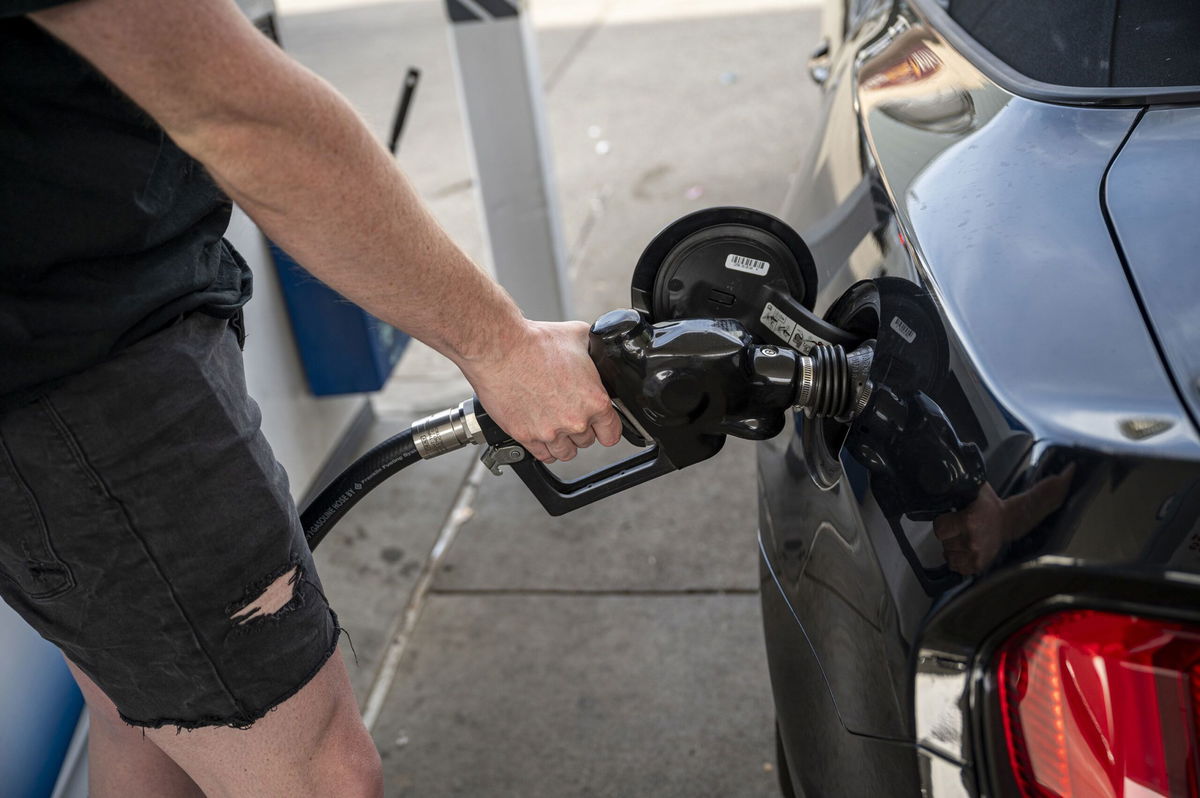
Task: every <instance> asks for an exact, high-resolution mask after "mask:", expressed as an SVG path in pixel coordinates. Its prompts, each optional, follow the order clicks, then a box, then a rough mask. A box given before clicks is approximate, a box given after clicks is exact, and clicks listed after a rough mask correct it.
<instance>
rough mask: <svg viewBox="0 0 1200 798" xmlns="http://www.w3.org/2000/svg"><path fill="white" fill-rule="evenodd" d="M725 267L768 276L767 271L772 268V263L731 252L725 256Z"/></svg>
mask: <svg viewBox="0 0 1200 798" xmlns="http://www.w3.org/2000/svg"><path fill="white" fill-rule="evenodd" d="M725 268H726V269H733V270H734V271H735V272H746V274H754V275H757V276H759V277H766V276H767V271H768V270H769V269H770V268H771V264H769V263H767V262H766V261H765V260H755V259H754V258H747V257H746V256H745V255H734V254H729V255H726V256H725Z"/></svg>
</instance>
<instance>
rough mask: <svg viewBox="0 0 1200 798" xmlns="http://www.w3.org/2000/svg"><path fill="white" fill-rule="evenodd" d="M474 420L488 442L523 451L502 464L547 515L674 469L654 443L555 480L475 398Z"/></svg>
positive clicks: (568, 510) (547, 469)
mask: <svg viewBox="0 0 1200 798" xmlns="http://www.w3.org/2000/svg"><path fill="white" fill-rule="evenodd" d="M475 419H476V420H477V421H478V423H479V427H480V429H482V431H483V437H484V440H485V441H486V442H487V443H488V445H490V446H492V447H497V448H505V449H511V448H516V449H520V450H521V451H522V452H524V457H522V458H520V459H519V460H509V461H508V462H506V463H505V465H508V466H510V467H511V468H512V470H513V471H514V472H516V474H517V476H518V477H520V478H521V481H522V482H524V483H525V487H526V488H528V489H529V492H530V493H532V494H533V496H534V498H536V499H537V500H538V502H539V503H540V504H541V505H542V507H543V508H545V510H546V512H547V513H549V514H550V515H554V516H558V515H564V514H566V513H569V512H571V511H572V510H578V509H579V508H580V507H585V506H587V505H589V504H591V503H592V502H597V501H599V500H600V499H604V498H607V497H609V496H612V495H614V494H616V493H620V492H621V491H623V490H626V489H627V488H632V487H633V486H634V485H640V484H642V483H643V482H649V481H650V480H652V479H655V478H657V477H660V476H662V475H663V474H668V473H670V472H672V471H675V470H677V468H676V466H675V464H674V463H672V462H671V461H670V459H669V458H668V457H667V455H666V452H665V451H664V450H663V449H662V447H661V446H659V445H658V444H657V443H655V444H654V445H652V446H648V447H647V448H645V449H643V450H641V451H639V452H635V453H634V454H632V455H630V456H629V457H626V458H625V459H624V460H621V461H620V462H617V463H614V464H612V465H610V466H605V467H604V468H599V469H597V470H595V471H593V472H591V473H590V474H586V475H584V476H582V477H579V478H577V479H572V480H563V479H559V478H558V477H557V476H555V475H554V474H553V473H551V471H550V469H549V468H547V467H546V466H545V464H543V463H542V462H541V461H539V460H538V459H537V458H536V457H534V456H533V455H531V454H530V453H529V451H528V450H527V449H525V447H523V446H521V445H520V444H519V443H517V442H516V441H515V440H513V439H512V437H511V436H510V435H509V434H508V433H506V432H505V431H504V430H502V429H500V427H499V426H498V425H497V424H496V422H495V421H493V420H492V418H491V416H489V415H488V413H487V410H485V409H484V408H483V406H482V405H480V404H479V401H478V400H475Z"/></svg>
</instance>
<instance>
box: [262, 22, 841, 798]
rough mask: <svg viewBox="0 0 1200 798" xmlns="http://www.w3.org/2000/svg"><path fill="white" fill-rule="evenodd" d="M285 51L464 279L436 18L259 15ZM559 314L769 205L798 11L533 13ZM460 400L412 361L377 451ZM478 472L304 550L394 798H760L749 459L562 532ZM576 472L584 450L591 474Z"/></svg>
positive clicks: (790, 108)
mask: <svg viewBox="0 0 1200 798" xmlns="http://www.w3.org/2000/svg"><path fill="white" fill-rule="evenodd" d="M280 6H281V9H282V11H283V14H284V16H283V19H282V25H281V28H282V34H283V38H284V43H285V46H286V47H287V48H288V50H289V51H290V52H291V53H292V54H293V55H295V56H296V57H297V58H299V59H300V60H301V61H302V62H304V63H306V64H308V65H309V66H310V67H312V68H313V69H314V70H316V71H317V72H318V73H320V74H322V75H323V76H325V77H326V78H327V79H328V80H330V81H331V82H332V83H333V84H334V85H335V86H336V87H337V88H339V89H340V90H342V91H343V92H344V93H345V94H346V95H347V96H348V97H350V99H351V100H352V102H354V103H355V105H356V106H357V107H358V108H359V109H360V111H361V112H362V113H363V115H364V117H365V118H366V119H367V121H368V123H369V124H371V125H372V127H373V128H374V129H375V130H377V131H379V133H380V136H381V137H382V135H383V132H384V131H385V130H386V128H387V126H388V124H389V122H390V115H391V112H392V109H393V107H394V103H395V101H396V98H397V96H398V92H399V86H400V81H401V80H402V77H403V74H404V71H405V69H406V68H407V67H408V66H409V65H416V66H418V67H420V68H421V69H422V71H423V80H422V85H421V88H420V89H419V91H418V95H417V98H416V102H415V105H414V107H413V110H412V115H411V116H410V119H409V127H408V130H407V131H406V133H405V137H404V139H403V141H402V144H401V153H400V160H401V162H402V164H403V165H404V167H405V168H406V170H407V171H408V172H409V174H410V175H411V177H412V179H413V180H414V183H415V184H416V185H417V187H418V189H419V190H420V191H421V192H422V194H423V195H424V196H426V197H427V198H428V199H429V201H430V204H431V206H432V208H433V209H434V212H435V213H436V214H437V215H438V217H439V219H440V220H441V221H442V222H443V224H445V225H446V226H447V227H448V228H449V229H450V231H451V232H452V234H453V235H455V237H456V238H457V240H459V241H460V242H461V243H462V244H463V246H464V248H465V249H466V250H467V251H468V253H469V254H471V255H472V256H474V257H476V258H477V259H482V255H483V252H482V246H483V237H482V235H481V233H480V228H479V221H478V218H477V215H476V213H475V208H474V204H473V195H472V185H471V176H470V168H469V160H468V157H467V152H466V145H465V138H464V135H463V128H462V120H461V115H460V112H459V109H458V101H457V97H456V94H455V89H454V83H453V71H452V64H451V61H450V53H449V48H448V42H447V31H446V23H445V20H444V16H443V13H444V12H443V10H442V4H441V3H440V2H433V1H432V0H399V1H398V2H368V3H362V4H349V3H346V2H344V0H280ZM531 13H532V17H533V20H534V22H535V23H536V24H537V26H538V27H537V41H538V46H539V50H540V60H541V65H542V73H543V77H544V79H545V82H546V86H547V100H546V103H547V112H548V115H549V123H550V131H551V138H552V140H553V142H554V158H555V167H556V171H557V175H558V179H559V182H558V187H559V198H560V201H561V205H562V214H563V222H564V229H565V232H566V238H567V245H568V249H569V252H570V257H571V269H572V274H573V276H574V285H575V296H574V300H575V311H576V315H578V316H579V317H581V318H585V319H591V318H594V317H595V316H596V315H598V314H599V313H601V312H603V311H605V310H608V309H610V308H612V307H616V306H620V305H624V304H627V302H628V277H629V274H630V271H631V270H632V267H633V264H634V262H635V261H636V259H637V256H638V254H639V253H640V252H641V249H642V247H643V246H644V245H645V244H646V243H647V242H648V241H649V240H650V238H651V237H652V236H653V235H654V233H655V232H657V231H658V230H659V229H660V228H661V227H662V226H663V225H665V224H667V223H669V222H670V221H672V220H673V219H675V218H677V217H678V216H681V215H683V214H684V213H687V212H689V211H691V210H695V209H698V208H702V207H707V206H710V205H717V204H743V205H749V206H752V207H757V208H761V209H764V210H768V211H774V210H777V209H778V208H779V205H780V204H781V203H782V201H783V198H784V193H785V191H786V188H787V185H788V182H789V175H790V174H791V172H793V171H794V170H795V169H797V168H798V166H799V164H800V161H801V158H802V156H803V155H804V153H805V151H806V149H807V147H808V143H809V132H808V127H809V120H812V119H813V118H814V117H815V114H816V109H817V102H818V95H817V92H816V91H815V90H814V89H813V88H812V87H811V85H810V84H809V83H808V81H807V78H806V76H805V73H804V66H805V64H804V61H805V55H806V53H807V52H808V51H809V50H810V49H811V48H812V46H813V44H814V43H815V40H816V38H817V35H818V33H817V30H818V29H817V11H816V9H815V8H814V7H813V5H812V4H811V3H810V2H804V1H799V2H798V1H797V0H674V1H673V2H671V1H669V0H541V1H540V2H534V3H533V5H532V9H531ZM468 391H469V388H468V387H467V386H466V385H465V383H463V382H462V380H461V378H460V377H458V376H457V374H456V373H455V372H454V370H453V369H452V368H451V367H449V366H448V365H447V364H445V363H444V362H442V361H440V359H438V358H436V356H434V355H432V354H431V353H430V352H428V350H425V349H423V348H421V347H418V346H414V347H413V348H412V349H411V351H410V352H409V353H408V354H407V355H406V356H405V359H404V361H403V362H402V363H401V366H400V368H399V369H398V370H397V374H396V376H395V378H394V379H393V380H392V382H391V383H390V384H389V386H388V388H387V389H386V390H385V391H384V392H383V393H382V394H381V395H380V396H379V397H378V399H377V401H376V407H377V410H378V412H380V413H381V415H382V417H383V420H382V421H381V422H380V425H379V429H377V430H376V431H374V432H373V433H372V436H371V437H372V439H373V440H378V439H379V438H382V437H385V436H386V435H387V434H390V433H391V432H394V431H396V430H397V429H399V428H400V427H401V426H402V425H404V424H406V423H407V422H408V421H409V420H411V419H412V418H413V417H416V416H418V415H421V414H423V413H424V412H426V411H428V410H433V409H440V408H441V407H444V406H448V405H450V404H453V403H456V402H457V401H458V400H459V399H461V398H463V397H465V396H466V395H467V394H468ZM474 454H475V453H472V452H459V453H456V454H454V455H451V456H448V457H446V458H444V459H441V460H437V461H434V462H432V463H429V464H424V465H421V466H416V467H414V469H412V470H410V471H408V472H406V473H405V474H404V475H403V476H401V477H398V478H397V479H394V480H392V482H390V483H388V484H386V485H384V486H383V487H382V488H380V489H379V490H378V491H377V492H376V493H375V494H372V495H371V496H370V497H368V498H367V499H365V500H364V501H363V502H362V503H361V504H360V505H359V506H358V507H357V508H356V509H355V510H354V512H353V513H351V514H350V515H349V516H348V517H347V518H346V519H345V520H344V521H343V522H342V525H341V526H340V527H339V528H338V530H337V531H336V532H335V533H334V534H333V536H332V537H331V538H330V539H329V540H328V541H327V542H326V543H325V544H324V545H323V547H322V549H321V551H320V552H319V556H318V563H319V568H320V572H321V576H322V579H323V581H324V584H325V588H326V592H327V594H328V595H329V597H330V599H331V600H332V601H333V603H334V606H335V608H336V609H337V610H338V612H339V614H340V615H341V617H342V621H343V624H344V625H345V626H346V628H347V630H348V631H349V633H350V635H351V637H352V639H353V643H354V648H355V651H356V652H357V665H356V664H355V662H354V656H353V655H352V653H351V652H350V651H349V649H348V647H346V646H343V653H344V654H345V655H346V656H347V659H348V660H349V664H350V669H351V673H352V675H353V679H354V684H355V689H356V693H357V694H358V696H359V697H360V701H361V702H362V703H363V705H364V709H365V713H366V718H367V720H368V722H369V724H370V725H371V727H372V731H373V734H374V736H375V739H376V742H377V743H378V745H379V748H380V751H381V754H382V755H383V757H384V766H385V772H386V776H387V779H388V794H389V795H400V796H409V795H412V796H439V795H488V796H575V795H578V796H601V795H613V796H618V795H619V796H626V795H654V796H660V795H661V796H685V795H686V796H710V795H711V796H773V795H776V794H777V788H776V786H775V774H774V772H773V765H772V763H773V760H774V751H773V738H772V715H773V710H772V707H771V697H770V687H769V683H768V677H767V672H766V665H765V657H764V654H763V645H762V639H761V630H760V620H759V616H758V599H757V596H756V591H757V583H758V578H757V571H756V556H757V547H756V543H755V536H754V529H755V522H756V511H755V478H754V471H753V447H752V446H750V445H748V444H744V443H742V442H737V441H733V442H730V444H729V445H728V447H727V450H726V451H725V452H723V453H722V454H721V455H720V456H719V457H717V458H714V459H713V460H710V461H708V462H706V463H703V464H701V465H698V466H695V467H693V468H691V469H688V470H686V471H684V472H681V473H679V474H675V475H671V476H668V477H665V478H663V479H660V480H658V481H656V482H654V483H652V484H651V485H649V486H645V487H643V488H641V489H638V490H634V491H631V492H628V493H625V494H622V495H621V496H620V497H616V498H613V499H610V500H607V501H606V502H602V503H600V504H598V505H594V506H592V507H590V508H586V509H585V510H582V511H579V512H577V513H574V514H572V515H569V516H567V517H565V518H560V519H551V518H549V517H547V516H546V515H545V514H544V512H543V511H542V510H541V509H540V507H539V506H538V505H537V504H536V503H535V502H534V501H533V499H532V498H531V497H530V496H529V495H528V494H527V493H526V492H525V491H524V488H523V487H522V486H521V485H520V483H519V480H517V479H516V478H515V476H514V475H511V474H506V475H505V476H504V477H502V478H494V477H492V476H491V475H487V474H482V473H480V471H479V469H478V468H476V467H475V465H474V463H475V460H474V457H473V455H474ZM585 457H588V458H590V462H592V463H596V462H598V460H599V459H603V455H600V454H595V453H593V452H588V453H587V454H586V455H585Z"/></svg>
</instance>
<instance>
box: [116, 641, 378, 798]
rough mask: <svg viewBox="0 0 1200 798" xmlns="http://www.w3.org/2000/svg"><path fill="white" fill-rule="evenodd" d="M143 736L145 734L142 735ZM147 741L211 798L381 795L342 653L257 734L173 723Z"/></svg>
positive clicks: (257, 727) (373, 756) (265, 719)
mask: <svg viewBox="0 0 1200 798" xmlns="http://www.w3.org/2000/svg"><path fill="white" fill-rule="evenodd" d="M137 731H139V732H140V730H137ZM146 736H147V737H148V738H149V739H151V740H153V741H154V742H155V743H156V744H157V745H158V746H159V747H160V748H161V749H162V750H163V751H165V752H166V753H167V755H168V756H170V757H171V759H173V760H174V761H175V762H177V763H178V764H179V765H180V766H181V767H182V768H183V769H184V770H185V771H186V772H187V773H188V774H189V775H190V776H191V777H192V778H193V779H194V780H195V781H196V783H197V784H199V785H200V787H201V789H203V790H204V794H205V795H207V796H209V798H218V797H220V796H274V795H278V796H287V797H288V798H300V797H301V796H309V795H311V796H333V795H336V796H339V798H340V796H347V798H358V796H379V795H382V794H383V777H382V771H381V763H380V760H379V752H378V751H376V750H375V744H374V743H373V742H372V741H371V736H370V735H369V734H368V733H367V730H366V727H364V726H363V723H362V716H361V715H359V712H358V705H357V704H356V703H355V701H354V692H353V691H352V690H351V688H350V680H349V678H348V676H347V674H346V666H345V664H344V663H343V662H342V658H341V657H340V656H337V655H335V656H333V657H330V658H329V661H328V662H326V663H325V666H324V667H323V668H322V669H321V670H320V672H319V673H318V674H317V675H316V676H315V677H314V678H313V680H312V681H310V682H309V683H308V684H307V685H305V686H304V688H303V689H302V690H300V692H298V693H297V694H296V695H294V696H292V697H291V698H289V699H288V700H287V701H284V702H283V703H282V704H280V705H279V706H278V707H276V708H275V709H274V710H272V711H271V712H268V713H267V714H266V715H264V716H263V717H262V718H261V719H259V720H258V721H257V722H255V724H254V725H253V726H251V727H250V728H249V729H231V728H227V727H218V726H206V727H203V728H199V729H192V730H190V731H183V732H179V731H177V730H176V729H175V728H173V727H170V726H164V727H163V728H161V729H147V730H146Z"/></svg>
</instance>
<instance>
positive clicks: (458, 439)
mask: <svg viewBox="0 0 1200 798" xmlns="http://www.w3.org/2000/svg"><path fill="white" fill-rule="evenodd" d="M412 433H413V445H414V446H416V447H417V454H419V455H421V457H422V458H423V459H425V460H428V459H430V458H432V457H437V456H438V455H441V454H446V453H447V452H453V451H456V450H458V449H461V448H463V447H464V446H468V445H471V444H481V443H483V442H484V438H483V429H482V428H481V427H480V425H479V419H478V418H477V417H476V415H475V400H474V399H473V398H472V399H468V400H466V401H465V402H463V403H462V404H460V405H459V406H458V407H455V408H452V409H450V410H443V411H441V412H440V413H434V414H433V415H432V416H426V417H425V418H423V419H421V420H420V421H417V422H415V423H413V425H412Z"/></svg>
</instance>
